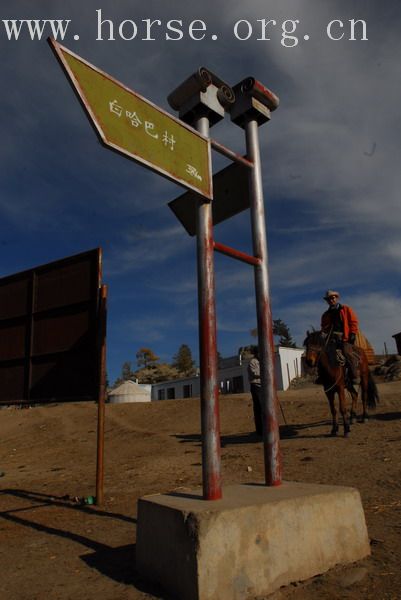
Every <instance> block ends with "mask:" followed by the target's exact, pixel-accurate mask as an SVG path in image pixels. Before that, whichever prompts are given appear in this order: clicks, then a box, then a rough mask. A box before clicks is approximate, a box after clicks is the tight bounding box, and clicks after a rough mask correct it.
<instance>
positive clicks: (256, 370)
mask: <svg viewBox="0 0 401 600" xmlns="http://www.w3.org/2000/svg"><path fill="white" fill-rule="evenodd" d="M252 352H253V358H251V360H250V361H249V364H248V379H249V383H250V386H251V394H252V403H253V418H254V421H255V431H256V433H257V435H260V436H262V435H263V423H262V404H261V385H260V363H259V348H258V347H257V346H254V347H253V348H252Z"/></svg>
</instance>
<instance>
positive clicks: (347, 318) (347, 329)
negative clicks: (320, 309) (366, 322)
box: [321, 304, 358, 342]
mask: <svg viewBox="0 0 401 600" xmlns="http://www.w3.org/2000/svg"><path fill="white" fill-rule="evenodd" d="M331 317H332V314H331V311H330V310H326V312H325V313H323V314H322V324H321V328H322V331H323V332H324V333H329V332H330V329H331V325H332V322H331ZM340 318H341V321H342V323H343V328H344V338H343V340H344V342H347V341H348V339H349V334H350V333H355V334H357V333H358V317H357V316H356V314H355V312H354V311H353V310H352V308H351V307H350V306H347V305H345V304H341V308H340Z"/></svg>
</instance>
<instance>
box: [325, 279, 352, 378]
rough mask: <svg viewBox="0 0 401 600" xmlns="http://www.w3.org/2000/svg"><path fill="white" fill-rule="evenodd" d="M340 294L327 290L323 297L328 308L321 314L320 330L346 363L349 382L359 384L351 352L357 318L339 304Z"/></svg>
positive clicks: (348, 309)
mask: <svg viewBox="0 0 401 600" xmlns="http://www.w3.org/2000/svg"><path fill="white" fill-rule="evenodd" d="M339 299H340V294H339V293H338V292H335V291H334V290H327V292H326V294H325V295H324V296H323V300H326V302H327V304H328V305H329V308H328V309H327V310H326V311H325V312H324V313H323V314H322V319H321V329H322V332H323V333H325V334H326V335H329V336H330V338H331V339H332V340H334V341H335V342H336V344H337V348H338V349H340V350H341V351H342V352H343V354H344V356H345V358H346V360H347V363H348V367H349V371H350V377H351V382H352V383H353V384H355V385H356V384H359V377H358V361H357V360H356V354H355V352H354V351H353V345H354V343H355V339H356V334H357V333H358V317H357V316H356V313H355V311H354V310H353V309H352V308H351V307H350V306H347V305H346V304H340V302H339Z"/></svg>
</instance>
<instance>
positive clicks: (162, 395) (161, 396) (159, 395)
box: [157, 390, 166, 400]
mask: <svg viewBox="0 0 401 600" xmlns="http://www.w3.org/2000/svg"><path fill="white" fill-rule="evenodd" d="M165 398H166V394H165V393H164V390H158V391H157V399H158V400H164V399H165Z"/></svg>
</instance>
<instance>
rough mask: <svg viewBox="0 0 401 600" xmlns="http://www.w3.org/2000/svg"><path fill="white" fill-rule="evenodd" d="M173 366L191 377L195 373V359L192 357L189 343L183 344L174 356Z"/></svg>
mask: <svg viewBox="0 0 401 600" xmlns="http://www.w3.org/2000/svg"><path fill="white" fill-rule="evenodd" d="M172 366H173V367H174V368H176V369H177V371H178V372H179V373H182V374H183V375H186V376H187V377H190V376H191V375H194V374H195V371H196V369H195V361H194V360H193V358H192V353H191V349H190V347H189V346H187V344H181V346H180V347H179V349H178V352H177V354H176V355H175V356H173V364H172Z"/></svg>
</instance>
